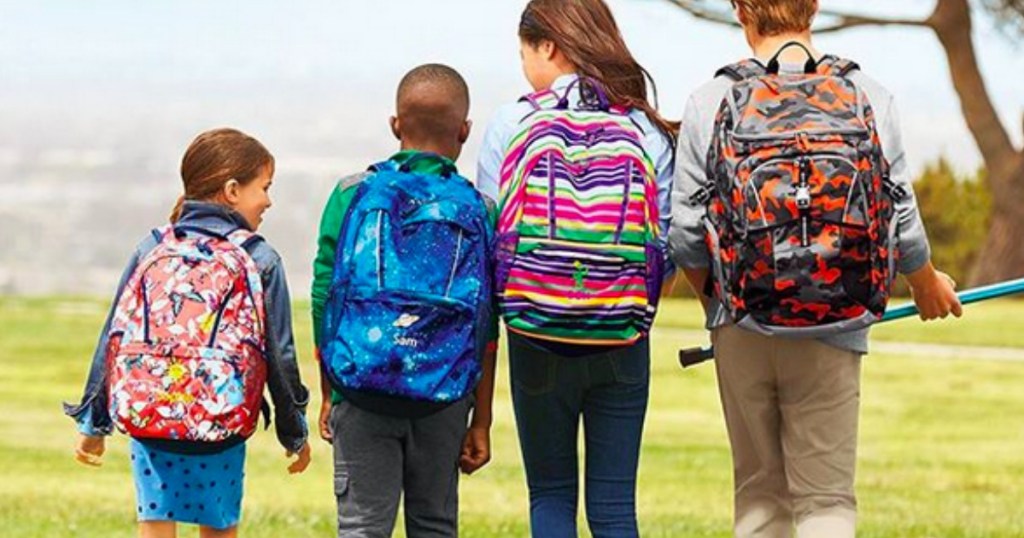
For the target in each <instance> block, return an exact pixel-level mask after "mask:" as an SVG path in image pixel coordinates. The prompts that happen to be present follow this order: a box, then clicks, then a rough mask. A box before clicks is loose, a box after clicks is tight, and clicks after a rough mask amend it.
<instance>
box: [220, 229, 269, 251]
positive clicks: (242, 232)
mask: <svg viewBox="0 0 1024 538" xmlns="http://www.w3.org/2000/svg"><path fill="white" fill-rule="evenodd" d="M262 240H263V236H261V235H259V234H257V233H255V232H250V231H249V230H246V229H245V228H236V229H235V230H234V231H233V232H231V233H229V234H228V241H231V243H232V244H234V245H235V246H238V247H240V248H241V249H242V250H244V251H246V252H248V253H249V254H252V247H254V246H255V245H256V243H259V242H260V241H262Z"/></svg>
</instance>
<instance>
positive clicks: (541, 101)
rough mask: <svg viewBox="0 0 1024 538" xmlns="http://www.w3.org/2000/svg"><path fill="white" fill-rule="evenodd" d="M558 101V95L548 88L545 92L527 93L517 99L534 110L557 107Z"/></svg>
mask: <svg viewBox="0 0 1024 538" xmlns="http://www.w3.org/2000/svg"><path fill="white" fill-rule="evenodd" d="M558 100H559V95H558V94H557V93H555V91H554V90H552V89H550V88H548V89H546V90H540V91H538V92H533V93H528V94H526V95H524V96H522V97H520V98H519V102H527V103H530V106H532V107H533V109H534V110H543V109H545V108H555V107H556V106H558Z"/></svg>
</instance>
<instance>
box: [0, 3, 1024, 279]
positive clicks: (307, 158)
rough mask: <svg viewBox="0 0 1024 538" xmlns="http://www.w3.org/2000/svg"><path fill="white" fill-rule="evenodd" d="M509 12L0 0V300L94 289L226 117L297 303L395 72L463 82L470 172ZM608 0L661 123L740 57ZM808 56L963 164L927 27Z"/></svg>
mask: <svg viewBox="0 0 1024 538" xmlns="http://www.w3.org/2000/svg"><path fill="white" fill-rule="evenodd" d="M524 3H525V2H523V1H518V0H517V1H508V2H499V1H488V2H481V1H473V0H439V1H434V2H415V1H412V0H406V1H401V0H382V1H378V2H373V3H370V2H340V3H339V2H330V1H326V0H318V1H315V2H303V3H301V4H300V5H290V4H289V5H280V4H277V3H273V2H269V1H265V0H260V1H250V2H240V1H234V2H221V3H217V4H208V3H204V2H199V1H197V0H185V1H178V2H168V1H164V2H151V3H146V4H138V3H134V2H131V3H130V2H128V1H127V0H101V1H97V2H89V3H79V2H72V1H71V0H63V1H42V2H35V3H15V2H2V3H0V20H2V21H3V23H0V24H3V32H0V76H2V80H3V84H2V85H0V118H3V119H2V120H0V230H2V232H3V233H0V293H33V294H35V293H85V294H90V295H101V296H102V295H106V294H109V293H110V291H112V288H113V286H114V285H115V284H116V279H117V276H118V274H119V272H120V270H121V268H122V266H123V263H124V261H125V260H126V259H127V257H128V254H129V252H130V249H131V247H132V245H134V244H135V243H136V242H137V241H138V239H139V238H140V237H142V236H143V235H144V234H145V233H146V232H147V230H148V229H149V228H151V227H153V226H157V225H160V224H161V223H162V222H163V221H164V220H165V218H166V214H167V212H168V210H169V208H170V206H171V204H172V203H173V201H174V199H175V198H176V196H177V194H178V193H179V192H180V189H181V187H180V180H179V179H178V176H177V166H178V162H179V159H180V157H181V153H182V152H183V151H184V148H185V146H186V145H187V144H188V142H189V141H190V140H191V138H192V137H193V136H194V135H195V134H196V133H198V132H199V131H202V130H205V129H207V128H211V127H215V126H221V125H231V126H235V127H238V128H241V129H243V130H245V131H247V132H250V133H251V134H253V135H255V136H256V137H257V138H259V139H260V140H262V141H263V142H264V143H265V144H266V145H267V146H268V147H269V148H270V150H271V151H272V152H273V153H274V154H275V156H276V157H277V163H278V166H277V178H276V181H275V183H276V184H275V187H274V190H273V192H272V195H273V196H274V198H275V203H274V207H273V208H272V209H271V210H270V212H269V213H268V215H267V217H266V222H267V225H266V226H265V229H262V230H261V232H263V233H264V235H266V236H267V237H268V239H269V240H270V241H271V243H272V244H274V245H275V247H276V248H278V250H279V251H280V252H281V253H282V255H283V257H284V259H285V261H286V265H287V268H288V271H289V276H290V278H289V280H290V282H291V284H292V288H293V295H294V296H296V297H300V298H301V297H304V296H305V295H306V294H307V293H308V282H309V274H310V270H309V267H310V263H311V259H312V255H313V248H314V241H315V232H316V225H317V222H318V220H319V214H320V211H321V209H322V207H323V203H324V202H325V200H326V197H327V195H328V193H329V192H330V189H331V188H332V186H333V184H334V182H335V180H336V179H337V178H338V177H340V176H342V175H344V174H347V173H351V172H354V171H357V170H360V169H363V168H365V167H366V165H368V164H369V163H371V162H373V161H376V160H380V159H383V158H385V157H387V156H388V155H389V154H390V153H391V152H392V151H394V150H395V149H396V142H395V141H394V140H393V139H392V138H391V136H390V133H389V131H388V129H387V122H386V120H387V117H388V115H390V114H391V112H392V108H393V92H394V86H395V84H396V83H397V81H398V79H399V78H400V77H401V75H402V74H403V73H404V72H405V71H406V70H408V69H409V68H411V67H413V66H415V65H417V64H420V63H425V62H443V63H447V64H449V65H452V66H453V67H455V68H457V69H458V70H460V72H462V73H463V75H464V76H465V77H466V79H467V81H468V82H469V84H470V88H471V94H472V101H473V104H472V110H471V117H472V119H473V120H474V123H475V125H474V130H473V133H472V135H471V138H470V140H469V143H468V144H467V145H466V148H465V150H464V152H463V156H462V158H460V160H459V165H460V168H461V171H462V172H463V173H464V174H465V175H467V176H468V177H470V178H472V177H473V175H474V174H475V168H476V165H475V160H476V153H477V149H478V146H479V142H480V138H481V136H482V134H483V131H484V129H485V127H486V123H487V120H488V119H489V117H490V115H491V113H492V112H493V111H494V110H495V108H497V107H498V106H499V105H500V104H502V103H505V102H508V101H511V100H513V99H515V98H517V97H518V96H519V95H520V94H522V93H524V92H525V91H527V89H528V88H527V85H526V82H525V80H524V79H523V77H522V75H521V72H520V66H519V58H518V51H517V45H518V42H517V39H516V36H515V30H516V24H517V22H518V17H519V13H520V11H521V9H522V6H523V5H524ZM609 3H610V5H611V6H612V9H613V11H614V12H615V14H616V16H617V18H618V21H619V24H620V27H621V28H622V31H623V34H624V35H625V38H626V41H627V43H628V44H629V45H630V47H631V49H632V50H633V52H634V54H635V55H636V57H637V58H638V60H639V61H640V62H641V63H642V64H644V65H645V66H646V67H647V68H648V70H649V71H650V72H651V73H652V74H653V75H654V77H655V80H656V82H657V84H658V90H659V97H660V104H661V106H662V111H663V113H664V114H665V115H666V116H668V117H675V118H678V117H679V116H680V115H681V113H682V108H683V103H684V102H685V99H686V97H687V95H688V94H689V93H690V92H691V91H692V90H694V89H695V88H696V87H697V86H699V85H700V84H701V83H703V82H704V81H706V80H707V79H708V78H709V76H710V75H711V74H712V73H713V72H714V70H715V69H716V68H717V67H718V66H720V65H722V64H725V63H728V62H730V61H733V60H734V59H736V58H738V57H741V56H743V55H745V54H746V52H747V51H746V45H745V43H744V42H743V39H742V36H741V35H740V34H739V32H737V31H735V30H729V29H725V28H722V27H718V26H714V25H711V24H708V23H701V22H697V21H695V20H694V19H693V18H691V17H689V16H688V15H686V14H685V13H683V12H682V11H681V10H679V9H677V8H674V7H672V6H671V5H669V4H668V2H664V1H659V0H612V1H610V2H609ZM823 3H824V7H847V8H850V9H861V10H868V11H870V10H872V9H874V10H876V11H880V12H884V13H886V14H893V15H909V16H923V15H925V14H927V12H928V11H929V9H930V8H931V6H932V2H931V1H924V0H909V1H906V2H901V3H900V6H899V8H898V9H899V13H897V12H896V10H897V8H896V7H893V5H892V4H893V3H892V2H884V3H883V2H882V1H880V0H875V1H861V2H850V1H845V0H844V1H834V2H828V1H825V2H823ZM975 34H976V40H975V42H976V51H977V53H978V55H979V58H980V62H981V67H982V70H983V72H984V74H985V75H986V82H987V85H988V88H989V91H990V93H991V95H992V98H993V101H994V102H995V104H996V106H997V109H998V110H999V112H1000V114H1001V117H1002V119H1003V121H1004V123H1005V124H1006V125H1008V126H1009V127H1010V128H1009V131H1010V133H1011V136H1012V137H1014V140H1015V141H1017V142H1018V143H1019V142H1020V140H1021V137H1022V133H1021V128H1020V118H1021V111H1022V109H1024V76H1021V75H1020V73H1024V58H1022V57H1021V54H1020V49H1019V46H1015V45H1013V44H1011V43H1010V41H1009V40H1007V39H1005V38H1003V37H1002V36H999V35H998V34H997V33H996V32H995V31H994V30H992V25H991V24H990V22H989V21H988V20H987V19H986V18H984V17H979V19H978V21H977V22H976V24H975ZM817 44H818V46H819V48H821V49H822V50H825V51H829V52H834V53H837V54H840V55H843V56H849V57H852V58H854V59H856V60H857V61H858V62H859V63H861V65H862V66H863V67H864V69H865V71H866V72H867V73H869V74H870V75H871V76H873V77H874V78H876V79H878V80H879V81H880V82H882V83H883V84H885V85H886V86H887V87H889V88H890V89H891V90H892V92H893V94H894V95H895V96H896V99H897V103H898V105H899V107H900V113H901V114H900V115H901V116H902V120H903V128H904V129H903V130H904V140H905V143H906V146H907V149H908V156H909V162H910V164H911V167H912V169H913V170H915V171H920V170H921V169H922V168H923V167H924V166H925V165H926V164H927V163H929V162H933V161H934V160H936V159H937V158H939V157H940V156H945V157H946V158H948V159H949V160H950V162H951V163H952V164H953V166H954V167H955V169H957V170H959V171H962V172H968V171H973V170H975V169H976V168H977V167H978V166H979V165H980V163H981V161H980V159H979V157H978V153H977V150H976V148H975V146H974V142H973V140H972V138H971V137H970V135H969V133H968V132H967V130H966V127H965V126H964V123H963V119H962V116H961V114H960V106H959V102H958V100H957V98H956V95H955V93H954V92H953V89H952V85H951V83H950V80H949V75H948V71H947V69H948V68H947V66H946V60H945V57H944V55H943V54H942V50H941V48H940V47H939V45H938V43H937V42H936V40H935V38H934V36H933V35H932V34H931V33H930V32H928V31H925V30H919V29H912V28H898V27H893V28H866V29H859V30H855V31H850V32H844V33H840V34H835V35H828V36H823V37H821V38H820V39H818V41H817ZM1012 73H1017V75H1012Z"/></svg>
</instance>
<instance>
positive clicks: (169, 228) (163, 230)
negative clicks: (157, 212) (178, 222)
mask: <svg viewBox="0 0 1024 538" xmlns="http://www.w3.org/2000/svg"><path fill="white" fill-rule="evenodd" d="M173 231H174V225H173V224H167V225H165V226H161V227H159V228H153V229H152V230H150V231H149V233H150V235H152V236H153V239H154V240H156V242H157V243H160V242H163V240H164V239H165V238H167V236H168V235H169V234H170V233H171V232H173Z"/></svg>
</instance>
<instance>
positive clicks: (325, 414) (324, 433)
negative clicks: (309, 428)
mask: <svg viewBox="0 0 1024 538" xmlns="http://www.w3.org/2000/svg"><path fill="white" fill-rule="evenodd" d="M331 405H332V404H331V400H330V398H324V403H322V404H320V438H321V439H323V440H324V441H327V442H328V443H330V442H333V441H334V437H333V436H332V435H331Z"/></svg>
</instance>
